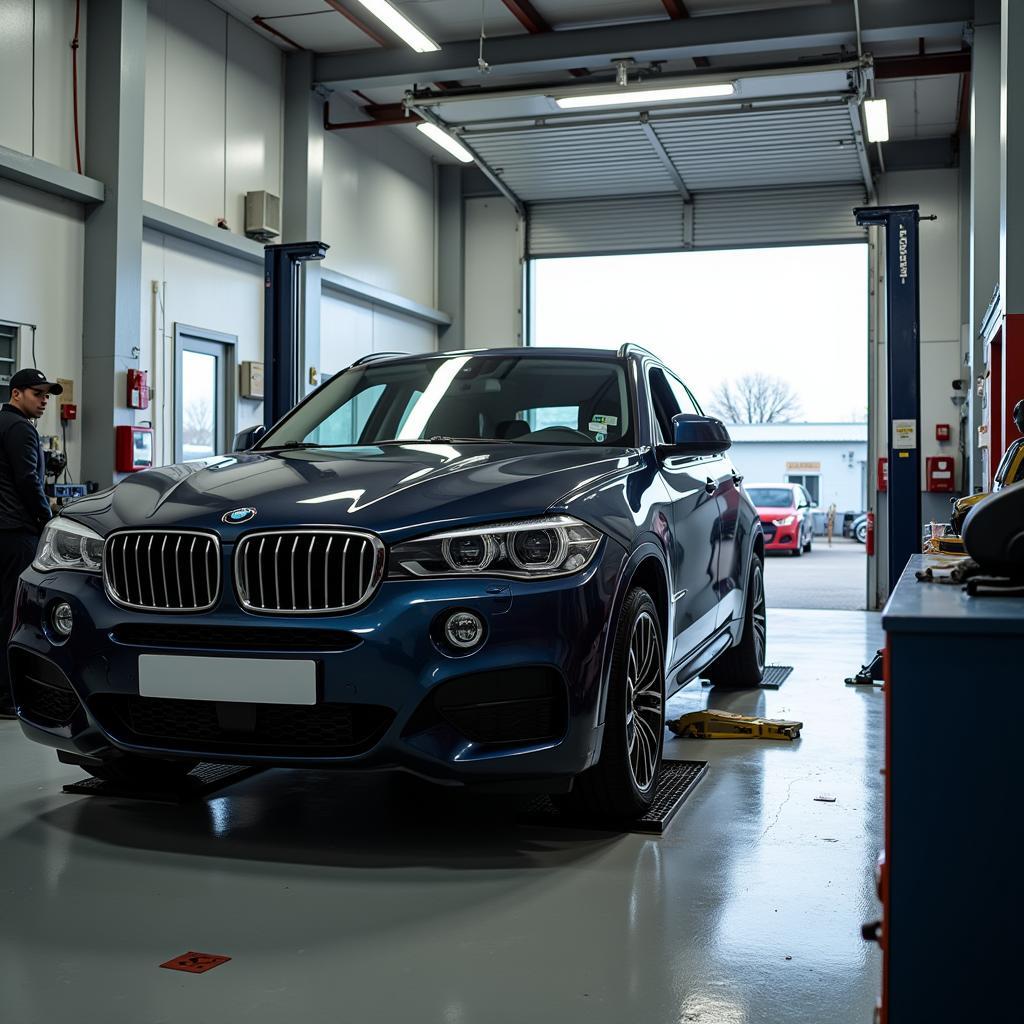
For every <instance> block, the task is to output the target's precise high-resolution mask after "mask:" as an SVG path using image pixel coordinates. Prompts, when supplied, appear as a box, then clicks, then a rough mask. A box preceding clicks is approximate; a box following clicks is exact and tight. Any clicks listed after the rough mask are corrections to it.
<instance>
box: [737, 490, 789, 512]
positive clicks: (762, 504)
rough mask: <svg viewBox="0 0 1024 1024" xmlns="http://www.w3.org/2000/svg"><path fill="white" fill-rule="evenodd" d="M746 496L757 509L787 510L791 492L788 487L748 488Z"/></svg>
mask: <svg viewBox="0 0 1024 1024" xmlns="http://www.w3.org/2000/svg"><path fill="white" fill-rule="evenodd" d="M747 494H749V495H750V500H751V501H752V502H753V503H754V505H755V506H756V507H757V508H789V507H790V506H792V505H793V492H792V491H791V490H790V489H789V488H788V487H748V488H747Z"/></svg>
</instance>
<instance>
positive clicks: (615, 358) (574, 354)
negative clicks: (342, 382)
mask: <svg viewBox="0 0 1024 1024" xmlns="http://www.w3.org/2000/svg"><path fill="white" fill-rule="evenodd" d="M456 356H487V357H489V358H495V357H496V358H499V359H510V358H511V359H519V358H522V357H524V356H525V357H526V358H528V359H556V358H557V359H581V360H583V359H586V360H591V361H592V360H594V359H600V360H602V361H606V362H612V363H621V362H622V357H621V356H619V355H618V354H617V353H616V351H615V350H614V349H608V348H569V347H568V346H565V347H548V346H544V347H543V348H539V347H535V346H532V345H522V346H515V347H509V348H466V349H453V350H451V351H448V352H421V353H414V352H410V353H404V352H394V353H381V354H380V355H375V356H371V357H369V358H367V357H365V356H364V357H363V359H362V360H357V362H358V363H359V364H360V365H371V364H372V365H374V366H377V365H380V364H382V363H402V362H421V361H423V360H427V359H437V360H441V359H451V358H454V357H456ZM364 361H365V362H364Z"/></svg>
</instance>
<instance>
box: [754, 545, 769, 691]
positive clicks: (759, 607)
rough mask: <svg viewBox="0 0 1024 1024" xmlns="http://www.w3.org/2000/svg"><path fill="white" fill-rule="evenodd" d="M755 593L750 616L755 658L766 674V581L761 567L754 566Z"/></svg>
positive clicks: (759, 669)
mask: <svg viewBox="0 0 1024 1024" xmlns="http://www.w3.org/2000/svg"><path fill="white" fill-rule="evenodd" d="M753 576H754V578H753V579H752V580H751V583H752V584H753V588H754V589H753V593H752V594H751V602H750V615H751V625H752V626H753V627H754V656H755V657H756V658H757V669H758V671H759V672H764V657H765V649H766V647H767V642H768V626H767V613H766V611H765V600H764V579H763V578H762V575H761V566H760V565H757V564H755V565H754V574H753Z"/></svg>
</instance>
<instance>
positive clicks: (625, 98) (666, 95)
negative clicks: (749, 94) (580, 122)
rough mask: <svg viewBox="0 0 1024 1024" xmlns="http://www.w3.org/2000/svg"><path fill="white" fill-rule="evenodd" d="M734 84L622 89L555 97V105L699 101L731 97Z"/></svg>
mask: <svg viewBox="0 0 1024 1024" xmlns="http://www.w3.org/2000/svg"><path fill="white" fill-rule="evenodd" d="M735 92H736V84H735V83H734V82H717V83H715V84H713V85H681V86H677V87H674V88H671V89H622V90H620V91H619V92H604V93H589V94H587V95H586V96H557V97H555V103H557V104H558V106H560V107H561V108H562V109H563V110H571V109H573V108H574V107H620V106H636V105H637V104H638V103H668V102H669V101H671V100H699V99H705V98H707V97H709V96H732V95H733V93H735Z"/></svg>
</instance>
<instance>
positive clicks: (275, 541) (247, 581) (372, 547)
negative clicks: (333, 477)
mask: <svg viewBox="0 0 1024 1024" xmlns="http://www.w3.org/2000/svg"><path fill="white" fill-rule="evenodd" d="M321 538H323V543H320V539H321ZM335 541H337V542H338V543H337V544H336V543H335ZM383 550H384V545H383V544H382V543H381V541H380V539H379V538H377V537H375V536H373V535H372V534H369V533H365V534H364V533H361V532H356V531H350V530H341V529H337V530H335V529H330V528H316V527H307V528H300V529H294V530H280V531H278V530H263V531H258V532H255V533H250V534H247V535H245V536H244V537H242V538H241V539H240V540H239V541H238V544H237V545H236V548H235V585H236V589H237V592H238V597H239V601H240V603H241V604H242V607H244V608H246V609H248V610H250V611H259V612H271V613H275V612H276V613H277V614H280V615H301V614H306V613H309V612H315V613H320V614H323V613H330V612H344V611H349V610H352V609H354V608H358V607H359V606H360V605H362V604H364V603H365V602H366V601H367V600H369V598H370V597H371V596H372V594H373V592H374V590H375V589H376V587H377V585H378V584H379V583H380V576H381V574H382V573H383V565H384V559H383V557H380V556H382V555H383ZM303 561H304V562H305V574H304V575H303ZM320 563H322V565H323V578H322V580H321V578H320V573H319V571H318V570H319V566H320ZM321 586H322V588H323V590H322V592H321V591H320V590H319V589H318V588H320V587H321Z"/></svg>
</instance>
